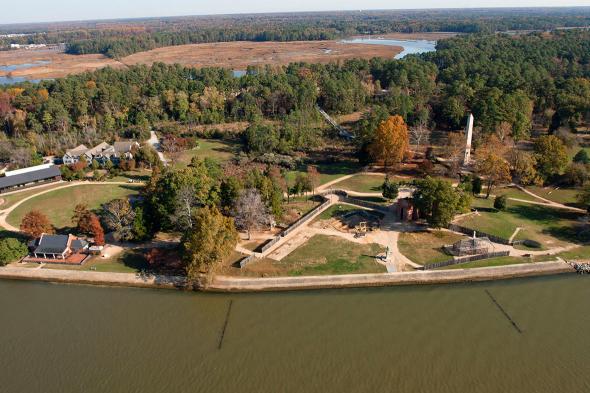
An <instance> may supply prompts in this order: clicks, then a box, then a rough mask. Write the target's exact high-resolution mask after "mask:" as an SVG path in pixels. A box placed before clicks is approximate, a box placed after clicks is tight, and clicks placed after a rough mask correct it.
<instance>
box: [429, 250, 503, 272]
mask: <svg viewBox="0 0 590 393" xmlns="http://www.w3.org/2000/svg"><path fill="white" fill-rule="evenodd" d="M509 255H510V251H497V252H489V253H487V254H480V255H469V256H466V257H461V258H456V259H449V260H448V261H443V262H437V263H432V264H429V265H424V270H433V269H438V268H441V267H446V266H452V265H459V264H461V263H467V262H473V261H482V260H484V259H491V258H498V257H507V256H509Z"/></svg>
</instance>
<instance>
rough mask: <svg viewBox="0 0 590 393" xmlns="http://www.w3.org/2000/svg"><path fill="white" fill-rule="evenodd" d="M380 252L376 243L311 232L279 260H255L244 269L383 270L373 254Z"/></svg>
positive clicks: (296, 271) (295, 271)
mask: <svg viewBox="0 0 590 393" xmlns="http://www.w3.org/2000/svg"><path fill="white" fill-rule="evenodd" d="M384 251H385V249H384V247H382V246H380V245H378V244H358V243H353V242H350V241H347V240H344V239H340V238H337V237H334V236H326V235H315V236H313V237H312V238H311V239H309V240H308V241H307V242H306V243H305V244H304V245H302V246H301V247H299V248H297V249H296V250H295V251H293V252H292V253H290V254H289V255H288V256H286V257H285V258H283V259H282V260H281V261H274V260H271V259H264V260H259V261H256V262H254V263H253V264H251V265H249V266H248V267H247V268H246V269H245V270H248V271H249V272H260V273H264V274H266V275H274V276H284V275H289V276H306V275H309V276H317V275H330V274H361V273H385V272H386V271H387V270H386V269H385V267H384V266H383V265H380V264H378V263H377V262H376V261H375V256H376V255H378V254H380V253H382V252H384Z"/></svg>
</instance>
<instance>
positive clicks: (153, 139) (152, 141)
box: [147, 130, 168, 165]
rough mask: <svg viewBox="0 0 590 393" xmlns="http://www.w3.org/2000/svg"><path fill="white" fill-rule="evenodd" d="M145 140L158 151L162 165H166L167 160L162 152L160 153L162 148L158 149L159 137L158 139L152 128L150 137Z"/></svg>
mask: <svg viewBox="0 0 590 393" xmlns="http://www.w3.org/2000/svg"><path fill="white" fill-rule="evenodd" d="M147 142H148V143H149V144H150V145H151V146H152V148H153V149H154V150H155V151H156V153H158V157H159V158H160V161H162V163H163V164H164V165H168V161H167V160H166V157H164V153H162V150H161V149H160V139H158V135H156V132H155V131H154V130H151V131H150V139H148V140H147Z"/></svg>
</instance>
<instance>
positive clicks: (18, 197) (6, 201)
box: [0, 183, 65, 210]
mask: <svg viewBox="0 0 590 393" xmlns="http://www.w3.org/2000/svg"><path fill="white" fill-rule="evenodd" d="M64 185H65V183H55V184H51V185H47V186H44V187H39V188H35V189H32V190H26V191H24V190H23V191H19V192H17V193H14V194H9V195H0V199H2V200H3V202H2V203H1V204H0V210H4V209H8V208H9V207H10V206H12V205H14V204H15V203H17V202H18V201H22V200H23V199H25V198H26V197H29V196H31V195H35V194H38V193H40V192H42V191H45V190H52V189H54V188H58V187H63V186H64Z"/></svg>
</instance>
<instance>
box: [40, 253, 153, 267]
mask: <svg viewBox="0 0 590 393" xmlns="http://www.w3.org/2000/svg"><path fill="white" fill-rule="evenodd" d="M148 267H149V266H148V263H147V261H146V259H145V256H144V255H143V253H142V252H141V251H139V250H125V251H123V252H121V253H120V254H118V255H116V256H114V257H111V258H102V257H99V256H96V257H92V258H90V259H88V260H86V262H84V264H83V265H75V266H70V265H49V264H47V265H45V266H44V267H43V269H54V270H81V271H96V272H109V273H139V272H141V271H144V270H146V269H148Z"/></svg>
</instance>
